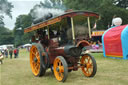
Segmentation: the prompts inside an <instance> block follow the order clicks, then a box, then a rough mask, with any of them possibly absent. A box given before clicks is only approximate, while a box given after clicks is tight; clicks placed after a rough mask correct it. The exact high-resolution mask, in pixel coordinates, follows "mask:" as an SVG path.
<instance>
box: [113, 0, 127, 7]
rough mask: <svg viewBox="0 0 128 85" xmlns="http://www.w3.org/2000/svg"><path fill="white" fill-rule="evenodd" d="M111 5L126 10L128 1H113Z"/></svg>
mask: <svg viewBox="0 0 128 85" xmlns="http://www.w3.org/2000/svg"><path fill="white" fill-rule="evenodd" d="M113 3H114V4H115V5H116V6H118V7H121V8H125V9H126V8H128V0H114V1H113Z"/></svg>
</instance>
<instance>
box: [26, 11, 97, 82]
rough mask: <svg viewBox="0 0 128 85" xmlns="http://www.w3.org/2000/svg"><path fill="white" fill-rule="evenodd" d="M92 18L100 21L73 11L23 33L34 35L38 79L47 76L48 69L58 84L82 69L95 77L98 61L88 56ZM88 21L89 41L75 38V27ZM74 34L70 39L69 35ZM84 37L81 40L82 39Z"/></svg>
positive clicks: (93, 15) (32, 55)
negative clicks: (78, 23)
mask: <svg viewBox="0 0 128 85" xmlns="http://www.w3.org/2000/svg"><path fill="white" fill-rule="evenodd" d="M90 18H99V15H98V14H96V13H93V12H86V11H74V12H68V13H65V14H63V15H60V16H58V17H55V18H51V19H48V20H45V21H43V22H40V23H37V24H35V25H33V26H31V27H28V28H26V29H25V30H24V32H25V33H27V32H32V31H34V32H35V34H34V36H32V43H33V45H32V47H31V49H30V64H31V69H32V72H33V74H34V75H35V76H44V75H45V72H46V70H47V69H48V68H51V70H52V71H53V72H54V75H55V77H56V79H57V80H58V81H61V82H64V81H65V80H66V79H67V76H68V73H69V72H71V71H77V70H78V69H79V68H81V70H82V72H83V74H84V75H85V76H87V77H93V76H94V75H95V74H96V71H97V65H96V61H95V59H94V57H93V56H91V55H90V54H88V53H87V47H88V46H89V42H88V41H87V40H89V39H90V38H91V32H90ZM81 21H82V22H83V21H87V23H88V24H87V25H88V29H89V30H88V37H87V38H86V37H85V35H83V34H82V35H80V36H76V35H75V33H76V31H75V30H76V29H79V28H76V29H75V25H74V23H77V22H81ZM69 28H70V30H71V32H69V34H71V36H69V37H71V38H68V35H67V31H68V30H69ZM81 36H82V37H81Z"/></svg>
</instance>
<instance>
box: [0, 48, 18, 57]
mask: <svg viewBox="0 0 128 85" xmlns="http://www.w3.org/2000/svg"><path fill="white" fill-rule="evenodd" d="M1 54H2V55H3V56H4V57H5V58H8V57H10V59H12V58H13V55H14V58H18V55H19V49H18V48H15V49H13V48H9V49H5V50H1Z"/></svg>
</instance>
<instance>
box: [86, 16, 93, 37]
mask: <svg viewBox="0 0 128 85" xmlns="http://www.w3.org/2000/svg"><path fill="white" fill-rule="evenodd" d="M87 21H88V31H89V38H92V36H91V26H90V18H89V17H87Z"/></svg>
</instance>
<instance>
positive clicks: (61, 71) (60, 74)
mask: <svg viewBox="0 0 128 85" xmlns="http://www.w3.org/2000/svg"><path fill="white" fill-rule="evenodd" d="M57 70H59V71H57ZM54 74H55V77H56V79H57V80H58V81H61V80H62V79H63V78H64V66H63V64H62V62H61V60H60V59H59V58H56V59H55V62H54Z"/></svg>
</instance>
